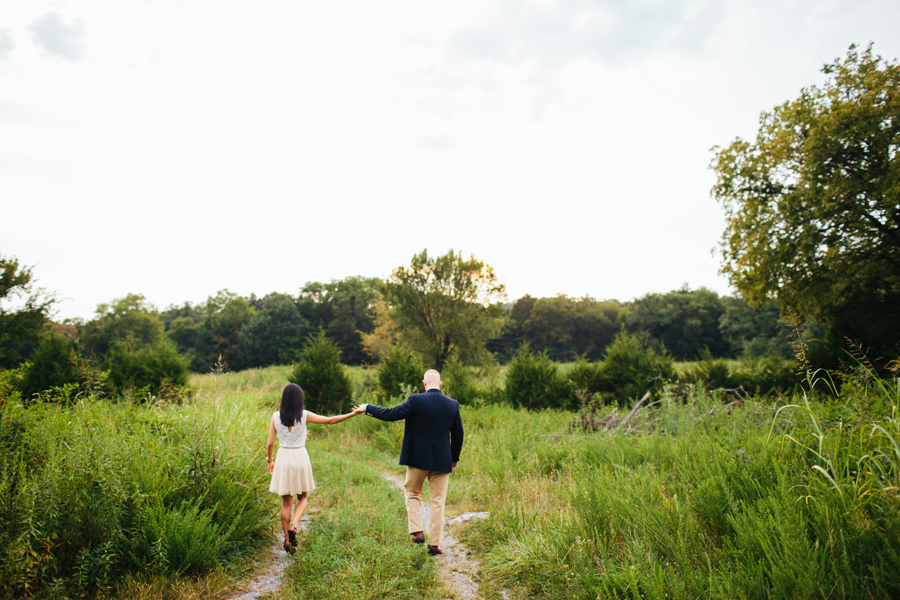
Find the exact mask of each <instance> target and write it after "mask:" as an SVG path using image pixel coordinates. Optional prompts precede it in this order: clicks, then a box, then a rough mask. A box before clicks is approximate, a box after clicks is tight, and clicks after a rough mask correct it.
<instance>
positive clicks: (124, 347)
mask: <svg viewBox="0 0 900 600" xmlns="http://www.w3.org/2000/svg"><path fill="white" fill-rule="evenodd" d="M109 365H110V368H109V380H110V383H112V385H113V386H114V387H115V389H116V391H117V392H118V393H120V394H128V393H129V392H139V393H143V392H149V393H150V394H153V395H159V394H160V390H161V389H165V388H166V387H167V386H177V387H183V386H184V385H186V384H187V375H188V370H187V359H185V357H184V356H182V355H181V354H179V353H178V349H177V348H175V345H174V344H172V342H170V341H168V340H166V339H163V340H162V341H160V342H158V343H156V344H153V345H149V346H141V347H140V348H134V347H133V346H131V345H130V344H128V343H127V342H125V341H118V342H116V343H115V344H114V345H113V347H112V350H111V351H110V355H109Z"/></svg>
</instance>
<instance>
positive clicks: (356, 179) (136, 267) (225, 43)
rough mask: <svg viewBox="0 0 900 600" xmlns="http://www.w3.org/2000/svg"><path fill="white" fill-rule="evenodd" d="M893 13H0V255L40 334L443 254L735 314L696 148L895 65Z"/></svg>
mask: <svg viewBox="0 0 900 600" xmlns="http://www.w3.org/2000/svg"><path fill="white" fill-rule="evenodd" d="M897 31H900V2H896V0H846V1H845V0H727V1H722V0H630V1H627V2H626V1H625V0H593V1H586V0H535V1H530V2H524V1H513V0H476V1H468V0H457V1H454V2H448V1H444V2H434V1H429V0H414V1H413V0H410V1H406V0H382V1H381V2H372V1H371V0H330V1H328V2H299V1H297V0H290V1H288V0H259V1H257V2H234V1H231V0H115V1H112V0H51V1H46V2H45V1H42V0H0V255H2V256H3V257H4V258H9V257H16V258H17V259H18V260H19V262H20V263H21V264H23V265H26V266H30V267H31V268H32V273H33V275H34V276H35V279H36V282H37V285H38V286H40V287H43V288H45V289H46V290H47V291H48V292H52V293H55V294H56V296H57V298H58V302H57V303H56V305H55V313H54V316H55V318H57V319H67V318H82V319H86V320H87V319H90V318H92V316H93V315H94V311H95V310H96V308H97V305H98V304H101V303H109V302H112V301H113V300H115V299H117V298H122V297H124V296H125V295H127V294H129V293H136V294H143V295H144V296H145V297H146V298H147V300H148V301H149V302H150V303H151V304H153V305H154V306H156V307H157V308H159V309H164V308H166V307H168V306H170V305H174V304H183V303H184V302H192V303H203V302H205V300H206V299H207V298H208V297H209V296H214V295H215V294H216V293H217V292H218V291H219V290H222V289H228V290H231V291H232V292H235V293H238V294H241V295H250V294H251V293H255V294H256V295H258V296H263V295H265V294H267V293H270V292H274V291H277V292H285V293H290V294H297V293H298V292H299V290H300V288H301V287H302V286H303V285H304V284H306V283H307V282H312V281H322V282H325V281H331V280H339V279H343V278H346V277H350V276H355V275H362V276H371V277H388V276H389V275H390V273H391V270H392V269H394V268H395V267H398V266H401V265H408V264H409V261H410V259H411V258H412V256H413V255H414V254H416V253H417V252H420V251H421V250H423V249H427V250H428V252H429V254H432V255H439V254H445V253H446V252H447V251H449V250H451V249H452V250H454V251H456V252H460V253H462V255H463V256H464V257H468V256H470V255H474V256H475V257H477V258H478V259H480V260H483V261H485V262H486V263H488V264H490V265H491V266H493V267H494V270H495V272H496V275H497V278H498V281H499V282H501V283H504V284H505V285H506V288H507V295H508V297H509V299H510V300H515V299H516V298H519V297H521V296H523V295H524V294H526V293H527V294H531V295H532V296H536V297H540V296H553V295H556V294H558V293H562V294H566V295H568V296H573V297H581V296H591V297H593V298H596V299H598V300H603V299H617V300H622V301H628V300H631V299H633V298H637V297H641V296H643V295H645V294H648V293H665V292H668V291H671V290H674V289H679V288H681V287H683V286H685V285H687V286H688V287H690V288H691V289H697V288H700V287H706V288H709V289H711V290H713V291H716V292H717V293H719V294H731V293H733V290H732V289H731V288H730V287H729V285H728V282H727V280H726V279H725V278H724V276H722V275H721V274H719V268H720V262H721V261H720V257H719V255H718V254H717V252H716V248H717V247H718V244H719V242H720V239H721V236H722V232H723V230H724V227H725V221H724V214H723V211H722V209H721V207H720V206H719V205H718V204H717V203H716V202H715V200H714V199H713V198H712V197H711V196H710V189H711V187H712V185H713V183H714V182H715V174H714V173H713V172H712V170H711V169H710V168H709V165H710V161H711V159H712V157H713V153H712V150H711V149H712V148H713V147H714V146H717V145H718V146H726V145H728V144H729V143H730V142H731V141H733V140H734V139H735V138H737V137H741V138H744V139H748V140H752V139H753V138H754V137H755V135H756V132H757V129H758V124H759V116H760V113H761V112H762V111H766V110H771V109H772V108H773V107H775V106H776V105H779V104H781V103H783V102H785V101H788V100H792V99H794V98H796V97H797V96H798V95H799V93H800V90H801V89H802V88H803V87H808V86H811V85H820V84H821V83H822V82H823V81H824V77H825V76H824V75H823V74H822V73H821V68H822V66H823V65H824V64H826V63H830V62H833V61H834V60H835V59H838V58H843V57H844V56H845V55H846V52H847V49H848V47H849V46H850V44H853V43H855V44H857V45H860V46H863V47H865V46H866V45H867V44H868V43H870V42H874V51H875V52H876V53H877V54H880V55H881V56H883V57H884V58H886V59H890V60H894V59H896V58H897V57H898V56H900V35H897Z"/></svg>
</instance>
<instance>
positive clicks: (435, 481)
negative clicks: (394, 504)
mask: <svg viewBox="0 0 900 600" xmlns="http://www.w3.org/2000/svg"><path fill="white" fill-rule="evenodd" d="M422 384H423V385H424V386H425V393H424V394H413V395H412V396H410V397H409V398H407V399H406V402H404V403H403V404H400V405H399V406H395V407H394V408H379V407H377V406H375V405H372V404H361V405H360V406H359V408H361V409H363V410H365V412H366V414H367V415H371V416H373V417H375V418H376V419H380V420H382V421H399V420H401V419H403V420H405V421H406V423H405V425H404V429H403V446H402V447H401V448H400V464H401V465H406V481H405V482H404V483H403V489H404V491H405V493H406V516H407V519H408V522H409V534H410V536H411V537H412V541H413V542H415V543H417V544H422V543H424V542H425V533H424V531H423V528H422V484H423V483H424V482H425V480H426V479H427V480H428V489H429V490H430V492H431V518H430V520H429V524H428V552H429V554H431V555H437V554H442V552H441V534H442V532H443V529H444V500H445V499H446V498H447V485H448V483H449V482H450V473H451V472H453V469H455V468H456V463H458V462H459V453H460V452H461V451H462V445H463V426H462V419H461V418H460V415H459V402H457V401H456V400H453V399H452V398H448V397H447V396H445V395H444V394H442V393H441V385H442V383H441V376H440V374H439V373H438V372H437V371H435V370H434V369H431V370H429V371H426V372H425V377H424V378H423V380H422Z"/></svg>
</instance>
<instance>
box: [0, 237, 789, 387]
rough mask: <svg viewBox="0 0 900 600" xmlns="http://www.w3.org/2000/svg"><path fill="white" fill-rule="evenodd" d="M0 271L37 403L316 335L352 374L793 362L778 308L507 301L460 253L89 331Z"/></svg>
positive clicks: (692, 297) (479, 266) (145, 311)
mask: <svg viewBox="0 0 900 600" xmlns="http://www.w3.org/2000/svg"><path fill="white" fill-rule="evenodd" d="M0 265H2V266H3V269H4V270H3V273H4V275H3V277H4V287H3V289H4V290H6V295H7V296H10V295H11V294H13V293H19V294H25V295H26V296H28V298H29V300H28V301H27V302H25V303H24V304H23V307H22V308H20V309H19V310H16V311H8V312H5V313H3V314H2V315H0V319H2V323H3V329H2V331H3V337H2V339H0V348H2V350H0V351H2V353H0V367H2V368H3V369H15V368H17V367H19V366H20V365H22V364H28V365H30V366H29V368H30V370H31V372H32V373H34V376H33V377H31V378H30V379H29V377H27V374H28V370H26V371H25V379H26V380H28V383H27V385H23V387H24V389H23V391H25V392H27V393H29V394H33V393H36V392H40V391H41V390H43V389H46V388H47V387H52V386H59V385H64V384H66V383H72V382H76V381H79V378H81V379H84V378H85V377H88V378H90V377H89V376H90V374H91V373H92V372H93V376H94V378H95V379H96V377H97V372H103V371H108V373H109V384H110V385H111V386H112V387H113V388H115V389H118V390H124V389H127V388H128V387H129V386H131V387H132V388H142V387H146V386H148V385H149V386H150V387H151V388H152V390H151V391H153V392H158V391H159V385H160V382H161V380H162V379H168V381H169V383H172V384H174V385H181V384H183V383H184V382H185V380H186V374H187V372H188V371H196V372H208V371H210V370H212V369H215V368H227V369H231V370H241V369H246V368H252V367H263V366H268V365H283V364H293V363H296V362H297V361H298V360H299V359H300V357H301V355H302V353H303V351H304V349H305V348H307V347H308V346H309V345H310V344H311V343H313V341H314V339H315V338H316V337H317V336H324V337H326V338H327V339H329V340H330V341H332V342H333V343H334V345H335V346H336V348H337V349H338V350H339V352H340V358H341V362H343V363H344V364H347V365H375V364H378V363H381V362H382V361H384V360H385V359H386V358H388V357H389V356H390V355H391V354H392V353H394V354H397V353H398V352H399V351H401V350H402V351H403V352H406V353H409V354H410V355H412V356H414V357H415V360H414V363H415V364H416V367H417V368H418V367H419V366H435V367H437V368H443V367H444V366H445V365H446V364H447V362H448V361H449V360H451V359H455V360H457V361H458V362H461V363H462V364H467V365H486V364H491V363H495V362H500V363H507V362H509V361H510V360H511V359H513V358H514V357H516V356H517V355H518V353H519V351H520V349H521V347H522V346H523V345H527V346H528V347H529V348H530V349H532V350H534V351H536V352H544V353H546V355H547V356H548V358H550V359H551V360H554V361H557V362H572V361H575V360H577V359H585V360H588V361H599V360H601V359H602V358H603V357H604V354H605V352H606V351H607V349H608V348H609V346H610V345H611V344H612V343H613V341H614V339H615V338H616V336H617V334H619V333H621V332H626V333H628V334H630V335H631V336H633V337H634V338H635V339H637V340H639V341H640V343H641V344H643V346H645V347H646V348H648V349H651V350H653V351H655V352H657V353H660V354H668V355H669V356H671V357H672V358H674V359H676V360H694V359H698V358H701V357H713V358H720V357H727V358H736V357H750V358H752V357H758V356H762V355H765V354H771V353H775V354H779V353H781V354H783V353H785V352H786V351H787V344H786V343H785V336H786V335H787V334H788V332H789V328H788V327H787V326H786V325H787V324H786V322H785V320H784V319H783V318H782V317H781V315H780V313H779V311H778V308H777V306H776V305H775V304H774V303H769V304H767V305H765V306H763V307H761V308H756V309H754V308H751V307H750V306H749V305H748V304H747V302H746V301H744V300H742V299H741V298H737V297H730V296H720V295H718V294H716V293H715V292H713V291H710V290H707V289H703V288H701V289H698V290H690V289H688V288H683V289H680V290H675V291H672V292H668V293H662V294H647V295H646V296H644V297H642V298H639V299H637V300H634V301H631V302H620V301H616V300H595V299H593V298H590V297H583V298H573V297H569V296H566V295H563V294H560V295H557V296H554V297H538V298H536V297H532V296H530V295H527V294H526V295H525V296H522V297H521V298H518V299H517V300H515V301H513V302H509V301H507V300H506V298H505V297H504V295H503V292H504V290H503V286H502V285H501V284H498V283H497V281H496V277H495V275H494V274H493V270H492V269H491V268H490V266H489V265H486V264H485V263H483V262H482V261H480V260H478V259H476V258H474V257H469V258H464V257H463V256H462V255H461V254H460V253H455V252H454V251H452V250H451V251H450V252H448V253H447V254H445V255H442V256H438V257H430V256H429V255H428V253H427V251H422V252H420V253H418V254H416V255H415V256H414V257H413V259H412V261H411V263H410V265H409V266H403V267H398V268H397V269H395V270H394V272H393V273H392V275H391V277H390V278H389V279H388V280H381V279H378V278H365V277H348V278H346V279H342V280H335V281H331V282H328V283H321V282H311V283H307V284H305V285H304V286H303V287H301V288H300V289H299V291H298V293H297V294H296V295H291V294H285V293H280V292H272V293H270V294H267V295H265V296H262V297H260V296H256V295H250V296H241V295H238V294H235V293H233V292H230V291H228V290H222V291H219V292H218V293H216V294H215V295H213V296H210V297H209V298H208V299H207V300H206V302H203V303H199V304H193V303H190V302H185V303H183V304H180V305H173V306H169V307H168V308H166V309H164V310H158V309H157V308H156V307H154V306H153V305H152V304H150V303H149V302H148V301H147V299H146V298H145V297H144V296H142V295H140V294H129V295H127V296H125V297H123V298H119V299H116V300H113V301H112V302H110V303H109V304H101V305H100V306H98V307H97V310H96V313H95V316H94V318H92V319H90V320H87V321H81V320H71V321H66V322H63V323H57V322H53V321H51V320H50V319H49V314H50V310H51V307H52V304H53V301H52V298H48V297H41V295H40V294H39V293H35V292H34V291H33V290H31V286H30V279H31V271H30V269H28V268H24V267H21V266H20V265H18V263H17V261H15V260H14V259H5V258H2V257H0ZM29 294H30V295H29ZM92 369H93V371H92ZM154 369H155V370H156V371H157V373H156V376H155V377H154V376H153V375H152V374H151V373H149V371H153V370H154ZM142 371H145V373H143V374H142ZM160 373H161V375H160ZM86 374H87V375H86Z"/></svg>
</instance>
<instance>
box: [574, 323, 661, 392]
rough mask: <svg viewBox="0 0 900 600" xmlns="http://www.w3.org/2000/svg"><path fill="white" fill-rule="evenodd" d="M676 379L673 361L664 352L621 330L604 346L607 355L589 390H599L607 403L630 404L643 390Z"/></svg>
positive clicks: (655, 387) (654, 390)
mask: <svg viewBox="0 0 900 600" xmlns="http://www.w3.org/2000/svg"><path fill="white" fill-rule="evenodd" d="M673 379H675V363H674V361H673V360H672V358H671V357H670V356H668V355H667V354H665V352H663V353H662V354H657V353H656V352H655V351H654V350H652V349H648V348H646V347H644V346H643V345H642V344H641V343H640V341H638V339H637V338H636V337H634V336H631V335H628V334H627V333H625V332H621V333H619V334H618V335H617V336H616V339H615V341H613V343H612V345H611V346H610V347H609V348H607V349H606V358H605V360H604V361H603V366H602V368H600V370H599V373H598V376H597V385H596V388H595V389H590V390H589V391H592V392H595V391H596V392H600V393H601V394H602V395H603V398H604V400H605V401H606V402H611V401H617V402H621V403H625V404H629V403H631V402H633V401H634V400H636V399H638V398H640V397H641V396H643V395H644V393H646V392H651V393H654V394H656V393H659V392H660V391H661V390H662V388H663V386H664V385H665V384H666V383H668V382H669V381H672V380H673Z"/></svg>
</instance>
